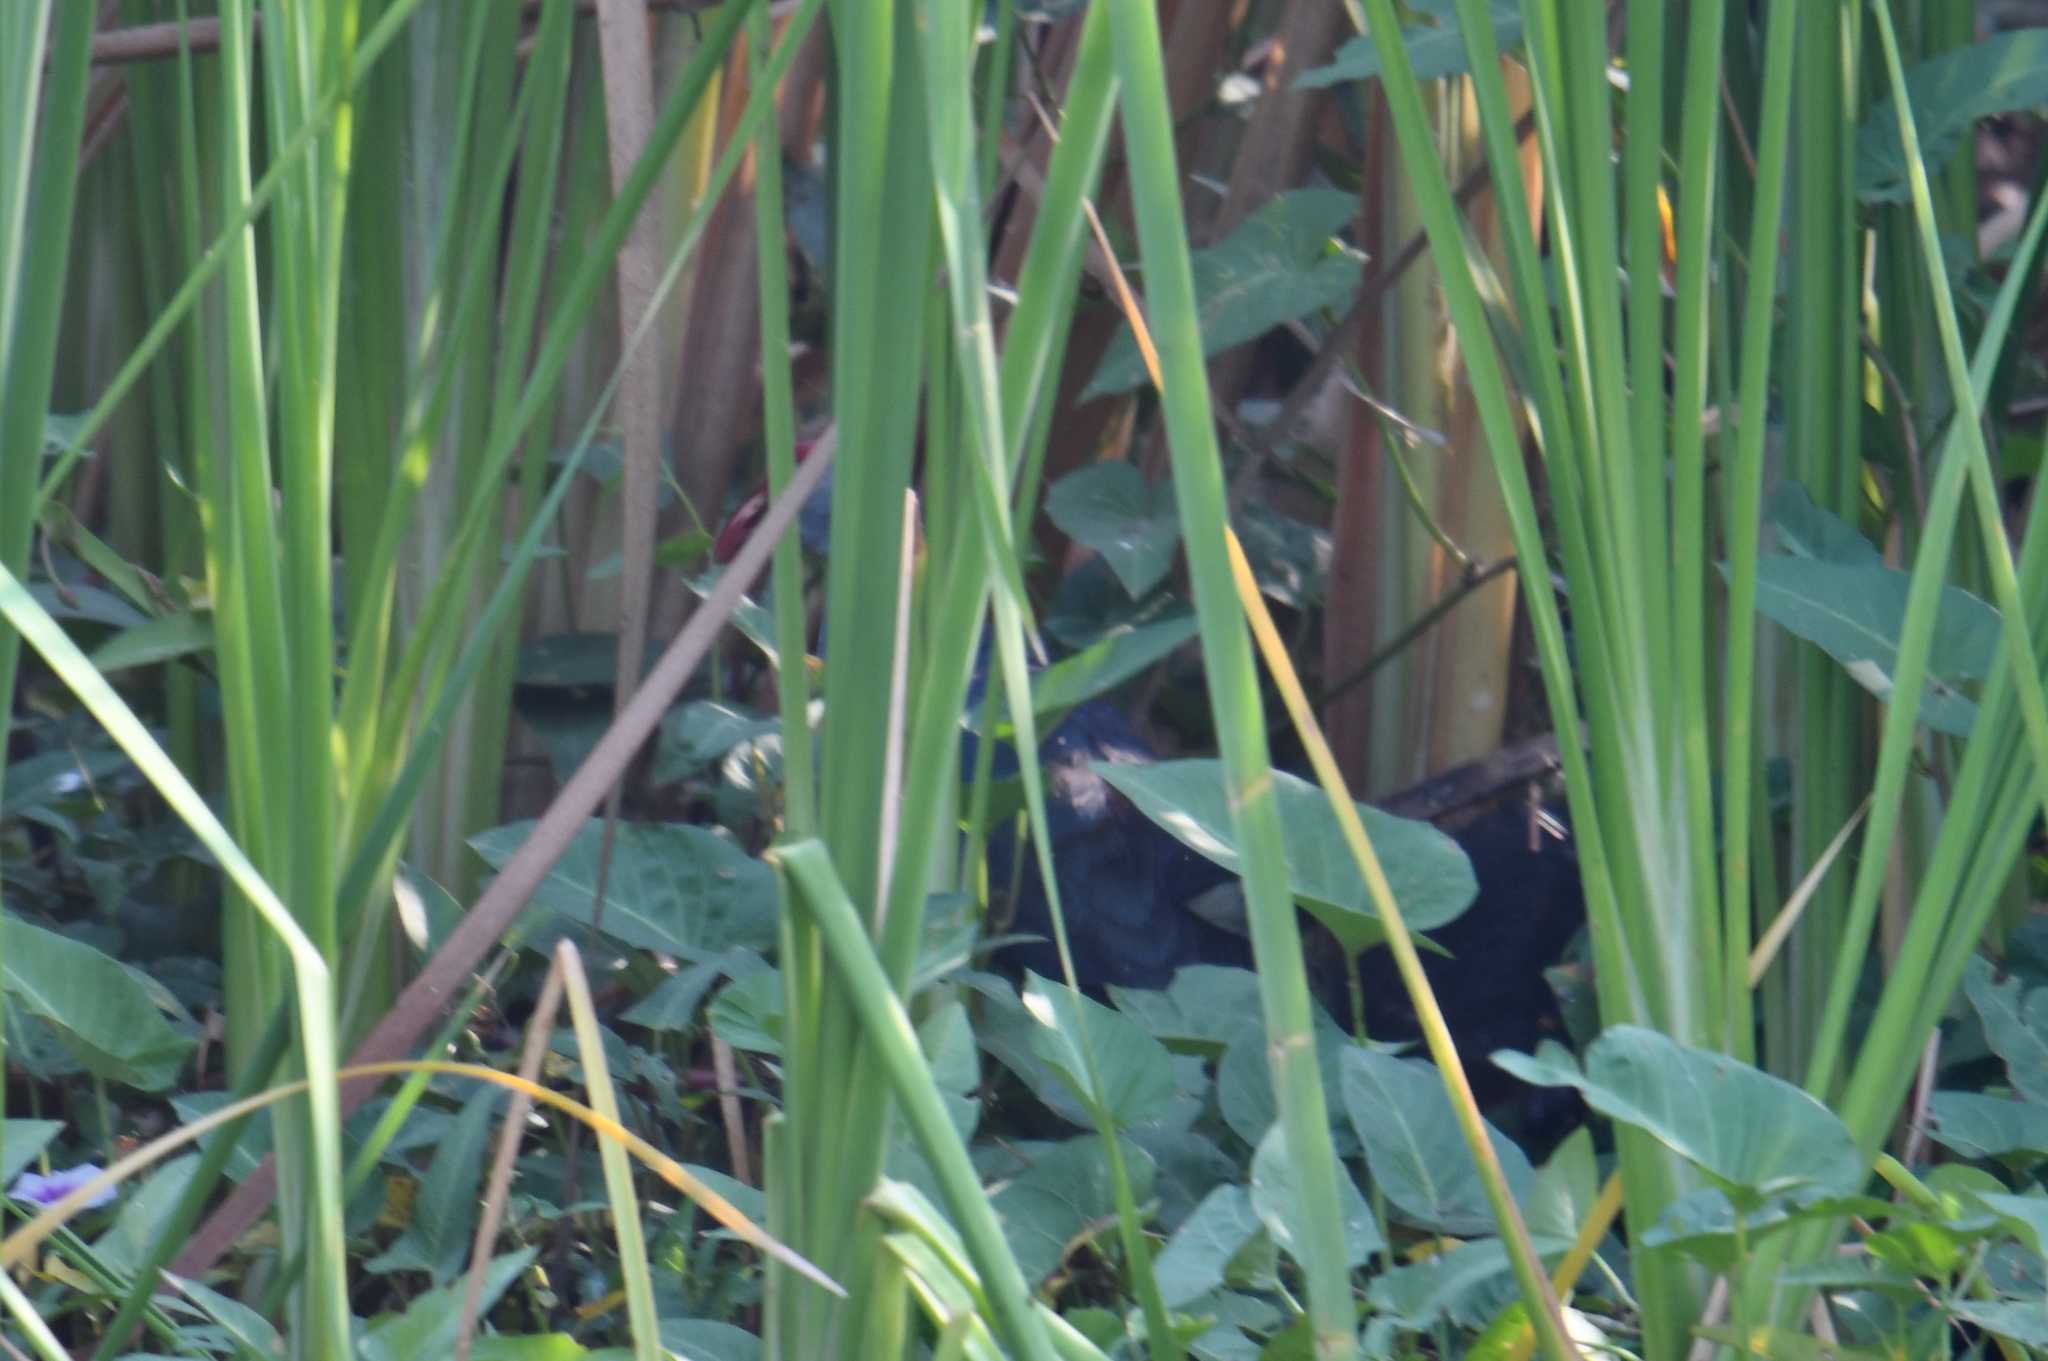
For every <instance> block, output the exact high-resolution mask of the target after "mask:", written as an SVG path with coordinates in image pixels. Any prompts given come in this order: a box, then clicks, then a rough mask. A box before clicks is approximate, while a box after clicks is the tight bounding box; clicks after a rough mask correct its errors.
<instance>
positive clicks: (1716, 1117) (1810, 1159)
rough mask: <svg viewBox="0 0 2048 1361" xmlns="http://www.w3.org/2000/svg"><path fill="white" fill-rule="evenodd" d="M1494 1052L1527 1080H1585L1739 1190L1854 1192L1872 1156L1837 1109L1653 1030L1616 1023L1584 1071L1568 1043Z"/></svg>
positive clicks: (1628, 1116)
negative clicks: (1868, 1156) (1866, 1158)
mask: <svg viewBox="0 0 2048 1361" xmlns="http://www.w3.org/2000/svg"><path fill="white" fill-rule="evenodd" d="M1493 1061H1494V1062H1495V1063H1497V1064H1499V1065H1500V1066H1501V1067H1502V1068H1504V1069H1506V1070H1507V1071H1508V1072H1510V1073H1512V1074H1514V1075H1515V1076H1516V1077H1519V1078H1521V1079H1522V1080H1523V1081H1524V1082H1533V1083H1536V1084H1537V1085H1539V1086H1572V1087H1577V1088H1578V1089H1579V1091H1580V1092H1581V1093H1582V1094H1583V1095H1584V1096H1585V1098H1586V1103H1587V1104H1588V1105H1590V1106H1592V1107H1593V1109H1595V1110H1597V1111H1599V1112H1600V1113H1601V1114H1603V1115H1606V1116H1608V1117H1610V1118H1611V1119H1615V1120H1620V1121H1623V1122H1625V1123H1627V1124H1631V1125H1634V1126H1636V1127H1637V1128H1638V1129H1641V1130H1643V1131H1645V1132H1646V1133H1648V1134H1649V1135H1650V1136H1651V1137H1652V1138H1654V1139H1656V1140H1658V1141H1659V1142H1660V1143H1663V1144H1664V1145H1666V1146H1667V1147H1669V1148H1670V1149H1671V1150H1672V1151H1673V1152H1675V1153H1677V1154H1678V1155H1679V1156H1681V1157H1683V1158H1686V1159H1689V1160H1690V1161H1691V1162H1693V1163H1694V1164H1695V1165H1696V1166H1698V1167H1699V1168H1700V1169H1701V1170H1702V1171H1704V1172H1705V1173H1706V1174H1707V1175H1708V1176H1710V1177H1712V1178H1714V1180H1715V1181H1717V1182H1719V1183H1720V1184H1721V1186H1722V1188H1723V1189H1724V1190H1726V1191H1728V1192H1729V1193H1730V1194H1731V1195H1733V1196H1736V1197H1738V1198H1740V1199H1745V1200H1748V1201H1750V1202H1751V1204H1752V1205H1753V1204H1754V1203H1755V1202H1756V1201H1759V1200H1761V1199H1763V1198H1765V1197H1768V1196H1773V1195H1780V1194H1786V1193H1790V1192H1800V1193H1802V1195H1803V1196H1804V1197H1808V1198H1810V1197H1817V1196H1828V1195H1837V1196H1840V1195H1850V1194H1853V1193H1854V1192H1855V1191H1856V1190H1857V1189H1858V1188H1859V1187H1860V1186H1861V1185H1862V1183H1863V1177H1864V1173H1865V1170H1866V1169H1865V1164H1864V1161H1863V1158H1862V1157H1861V1155H1860V1154H1858V1153H1857V1151H1856V1141H1855V1139H1854V1138H1852V1137H1851V1136H1850V1134H1849V1131H1848V1129H1847V1128H1846V1127H1845V1126H1844V1125H1843V1124H1842V1122H1841V1121H1840V1120H1839V1119H1837V1118H1836V1116H1835V1114H1834V1112H1832V1111H1830V1110H1829V1109H1828V1108H1827V1107H1826V1106H1823V1105H1821V1104H1820V1102H1818V1101H1816V1100H1814V1099H1813V1098H1812V1097H1811V1096H1808V1095H1807V1094H1806V1093H1805V1092H1803V1091H1801V1090H1800V1089H1799V1088H1797V1087H1795V1086H1793V1085H1792V1084H1791V1083H1789V1082H1786V1081H1784V1080H1783V1079H1781V1078H1776V1077H1772V1076H1771V1075H1770V1074H1768V1073H1764V1072H1761V1071H1759V1070H1757V1069H1755V1068H1752V1067H1749V1066H1748V1065H1747V1064H1742V1063H1738V1062H1736V1061H1735V1060H1734V1059H1731V1058H1729V1057H1728V1056H1727V1055H1725V1054H1715V1053H1711V1052H1709V1051H1707V1050H1704V1049H1695V1048H1693V1047H1691V1046H1689V1045H1683V1044H1680V1043H1678V1042H1677V1041H1676V1040H1673V1039H1671V1038H1669V1037H1667V1036H1665V1035H1661V1034H1659V1033H1657V1032H1656V1031H1653V1030H1645V1029H1642V1028H1641V1027H1638V1026H1615V1027H1613V1028H1612V1029H1610V1030H1608V1031H1607V1032H1606V1033H1605V1034H1603V1035H1602V1036H1600V1038H1599V1039H1597V1040H1595V1041H1593V1043H1592V1045H1591V1046H1590V1047H1589V1048H1588V1049H1587V1051H1586V1066H1585V1068H1584V1070H1583V1071H1581V1069H1580V1068H1579V1065H1578V1064H1577V1063H1576V1062H1574V1061H1573V1059H1572V1056H1571V1055H1570V1054H1569V1053H1568V1052H1567V1051H1566V1050H1565V1049H1564V1048H1563V1047H1562V1046H1560V1045H1557V1044H1554V1043H1546V1044H1544V1045H1543V1046H1542V1048H1540V1049H1539V1050H1538V1051H1537V1052H1536V1055H1535V1056H1534V1057H1533V1058H1532V1057H1530V1056H1529V1055H1527V1054H1516V1053H1512V1052H1509V1051H1502V1052H1500V1053H1497V1054H1495V1055H1494V1056H1493Z"/></svg>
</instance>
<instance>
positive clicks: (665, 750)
mask: <svg viewBox="0 0 2048 1361" xmlns="http://www.w3.org/2000/svg"><path fill="white" fill-rule="evenodd" d="M781 726H782V722H781V720H780V719H776V718H770V717H764V716H763V715H761V714H757V713H753V712H752V711H750V710H746V709H741V708H737V707H735V706H733V705H730V704H721V703H719V702H717V701H716V700H709V699H700V700H692V701H691V702H690V703H688V704H685V705H682V706H681V707H680V708H675V709H671V710H669V711H668V712H667V713H666V714H664V715H662V719H661V729H660V731H659V733H658V735H657V736H656V737H655V739H654V769H653V771H652V775H651V778H652V779H653V780H654V782H655V783H656V784H670V783H673V782H674V781H676V780H682V779H687V778H688V777H690V776H692V775H696V774H698V773H699V772H701V771H702V770H703V769H704V768H705V767H706V766H709V765H710V764H711V763H712V762H714V761H717V760H719V759H721V758H722V757H724V755H725V754H726V753H727V752H729V751H731V750H732V749H733V748H734V747H736V746H738V745H739V744H740V743H742V742H746V741H749V740H751V739H753V738H756V737H760V736H762V735H764V734H766V733H771V732H775V731H777V730H778V729H780V728H781Z"/></svg>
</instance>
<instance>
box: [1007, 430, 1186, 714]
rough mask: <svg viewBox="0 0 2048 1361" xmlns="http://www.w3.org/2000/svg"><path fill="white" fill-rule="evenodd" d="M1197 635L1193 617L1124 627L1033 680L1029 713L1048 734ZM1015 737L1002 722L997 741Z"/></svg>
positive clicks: (1053, 665) (1048, 668)
mask: <svg viewBox="0 0 2048 1361" xmlns="http://www.w3.org/2000/svg"><path fill="white" fill-rule="evenodd" d="M1105 466H1114V467H1121V466H1124V465H1121V464H1114V465H1105ZM1199 631H1200V630H1199V629H1198V628H1197V627H1196V624H1195V621H1194V619H1193V618H1192V617H1190V616H1182V617H1180V618H1177V619H1167V620H1163V621H1161V622H1159V623H1156V624H1138V625H1129V624H1127V625H1122V626H1120V627H1117V628H1115V629H1112V630H1111V631H1110V632H1109V633H1107V634H1105V635H1104V636H1103V637H1102V638H1100V639H1098V640H1096V641H1095V642H1093V643H1091V644H1089V645H1088V646H1087V647H1085V648H1083V649H1082V650H1081V651H1079V652H1076V653H1075V654H1074V655H1073V656H1071V657H1063V658H1061V659H1060V660H1059V661H1056V662H1054V663H1053V664H1052V665H1051V666H1048V667H1047V668H1045V670H1043V671H1041V672H1039V673H1038V674H1037V675H1036V676H1034V677H1032V679H1031V711H1032V713H1033V714H1035V715H1037V716H1038V718H1039V720H1040V727H1039V731H1040V732H1041V733H1043V732H1047V731H1050V729H1051V728H1052V727H1053V726H1056V724H1054V723H1052V722H1050V721H1049V720H1054V719H1057V718H1058V717H1060V716H1061V715H1063V714H1065V713H1067V712H1068V711H1069V710H1071V709H1073V708H1074V707H1075V706H1076V705H1078V704H1082V703H1085V702H1086V701H1088V700H1091V699H1094V698H1095V697H1096V696H1098V695H1102V694H1107V693H1108V692H1109V691H1111V690H1114V689H1115V688H1116V687H1117V686H1119V685H1122V684H1123V683H1124V682H1125V681H1127V680H1129V679H1130V678H1131V677H1133V676H1135V675H1137V674H1138V673H1139V672H1141V671H1143V670H1145V668H1147V667H1149V666H1151V665H1152V664H1153V663H1155V662H1157V661H1159V660H1160V659H1161V658H1163V657H1165V656H1167V655H1168V654H1169V653H1171V652H1172V651H1173V650H1174V649H1175V648H1177V647H1180V646H1181V645H1182V644H1184V643H1186V642H1188V641H1189V640H1190V639H1192V638H1193V637H1194V636H1195V635H1196V633H1198V632H1199ZM980 719H981V709H980V706H978V705H977V706H975V707H974V708H972V709H970V710H969V711H968V713H967V715H966V721H967V722H968V723H969V724H978V723H979V722H980ZM1014 734H1015V730H1014V729H1013V728H1012V727H1011V725H1010V721H1009V720H1008V719H1007V718H1004V719H1001V720H1000V721H998V723H997V724H996V735H997V736H998V737H1000V738H1003V739H1004V740H1008V739H1009V738H1010V737H1012V736H1014Z"/></svg>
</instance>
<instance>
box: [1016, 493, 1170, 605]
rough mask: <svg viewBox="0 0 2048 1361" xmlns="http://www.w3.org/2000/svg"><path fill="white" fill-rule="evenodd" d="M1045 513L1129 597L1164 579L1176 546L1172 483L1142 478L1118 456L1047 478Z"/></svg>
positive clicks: (1136, 595)
mask: <svg viewBox="0 0 2048 1361" xmlns="http://www.w3.org/2000/svg"><path fill="white" fill-rule="evenodd" d="M1045 513H1046V514H1047V515H1048V516H1049V517H1051V519H1052V522H1053V523H1054V524H1056V525H1058V526H1059V527H1060V530H1061V532H1063V533H1065V534H1066V535H1068V536H1069V537H1071V538H1072V539H1073V540H1074V541H1075V542H1076V543H1079V544H1083V545H1085V546H1087V547H1089V548H1092V549H1094V550H1095V551H1096V552H1097V553H1099V554H1101V555H1102V560H1103V561H1104V562H1106V563H1108V564H1109V568H1110V570H1111V571H1113V572H1115V573H1116V579H1117V580H1118V581H1120V582H1122V583H1123V587H1124V590H1125V591H1126V592H1127V593H1128V594H1129V595H1130V597H1131V599H1133V600H1136V599H1138V598H1139V597H1140V596H1142V595H1144V594H1145V593H1146V592H1147V591H1149V590H1151V589H1152V588H1153V587H1154V586H1156V585H1158V584H1159V583H1160V582H1161V581H1162V580H1164V579H1165V577H1166V574H1167V572H1168V571H1170V570H1171V569H1172V567H1173V554H1174V550H1175V549H1177V548H1178V547H1179V546H1180V512H1179V510H1178V509H1176V508H1175V506H1174V502H1173V488H1172V486H1171V485H1169V484H1168V483H1165V482H1159V483H1151V482H1147V481H1146V480H1145V474H1143V473H1142V472H1139V471H1138V469H1137V467H1136V466H1134V465H1133V464H1130V463H1126V462H1124V461H1122V460H1117V461H1115V462H1110V463H1091V464H1089V465H1088V466H1087V467H1085V468H1081V469H1078V470H1076V471H1074V472H1071V473H1068V474H1067V475H1066V476H1065V477H1063V478H1061V479H1060V480H1059V481H1057V482H1055V483H1053V484H1052V488H1051V489H1050V490H1049V491H1047V492H1046V494H1045Z"/></svg>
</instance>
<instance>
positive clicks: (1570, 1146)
mask: <svg viewBox="0 0 2048 1361" xmlns="http://www.w3.org/2000/svg"><path fill="white" fill-rule="evenodd" d="M1599 1198H1600V1165H1599V1163H1598V1162H1597V1161H1595V1159H1594V1156H1593V1131H1592V1130H1590V1129H1587V1128H1586V1127H1585V1126H1584V1125H1581V1126H1579V1127H1578V1128H1577V1129H1575V1130H1573V1131H1572V1132H1571V1133H1570V1134H1569V1135H1567V1136H1566V1138H1565V1141H1564V1142H1563V1143H1561V1144H1559V1145H1558V1146H1557V1149H1556V1151H1555V1152H1553V1153H1552V1154H1551V1155H1550V1161H1549V1162H1546V1163H1545V1164H1543V1166H1541V1167H1539V1168H1537V1169H1536V1183H1535V1186H1534V1187H1533V1188H1532V1190H1531V1193H1530V1194H1529V1195H1527V1196H1525V1197H1523V1198H1522V1217H1523V1219H1525V1220H1526V1221H1527V1222H1528V1225H1529V1232H1530V1233H1533V1234H1536V1235H1538V1236H1549V1237H1552V1238H1562V1239H1566V1240H1569V1239H1572V1238H1574V1237H1576V1236H1577V1235H1578V1232H1579V1226H1580V1225H1582V1224H1584V1223H1585V1222H1586V1218H1587V1216H1589V1215H1591V1214H1592V1212H1593V1203H1594V1202H1595V1201H1596V1200H1598V1199H1599Z"/></svg>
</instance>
